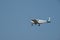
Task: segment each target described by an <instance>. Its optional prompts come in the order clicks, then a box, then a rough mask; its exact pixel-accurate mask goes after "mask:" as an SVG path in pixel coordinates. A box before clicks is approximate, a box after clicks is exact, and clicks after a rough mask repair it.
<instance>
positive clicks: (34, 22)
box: [31, 17, 51, 26]
mask: <svg viewBox="0 0 60 40" xmlns="http://www.w3.org/2000/svg"><path fill="white" fill-rule="evenodd" d="M31 23H32V26H33V24H35V25H36V24H38V26H40V24H44V23H51V21H50V17H49V18H48V20H41V19H31Z"/></svg>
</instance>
